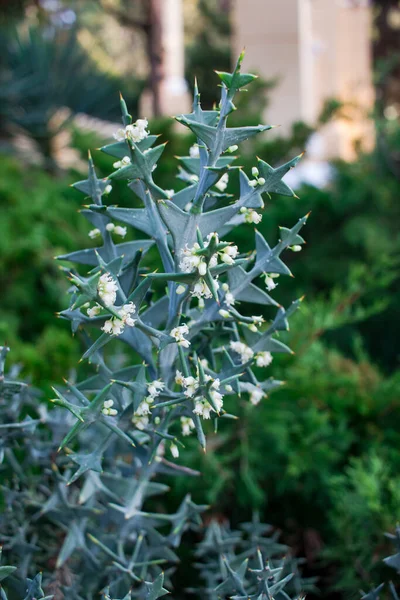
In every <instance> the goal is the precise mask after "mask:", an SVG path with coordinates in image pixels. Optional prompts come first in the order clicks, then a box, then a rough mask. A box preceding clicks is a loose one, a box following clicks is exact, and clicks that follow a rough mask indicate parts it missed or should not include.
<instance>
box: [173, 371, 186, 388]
mask: <svg viewBox="0 0 400 600" xmlns="http://www.w3.org/2000/svg"><path fill="white" fill-rule="evenodd" d="M175 383H177V384H178V385H181V386H183V385H184V383H185V377H184V376H183V374H182V373H181V372H180V371H176V373H175Z"/></svg>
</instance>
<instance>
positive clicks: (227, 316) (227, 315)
mask: <svg viewBox="0 0 400 600" xmlns="http://www.w3.org/2000/svg"><path fill="white" fill-rule="evenodd" d="M218 312H219V314H220V315H221V317H222V318H223V319H230V318H231V315H230V313H229V312H228V311H227V310H224V309H223V308H221V310H219V311H218Z"/></svg>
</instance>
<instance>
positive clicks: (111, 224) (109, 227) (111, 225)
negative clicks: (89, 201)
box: [106, 223, 115, 232]
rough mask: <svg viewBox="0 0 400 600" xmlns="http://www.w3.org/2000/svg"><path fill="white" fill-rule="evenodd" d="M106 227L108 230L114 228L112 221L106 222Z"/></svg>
mask: <svg viewBox="0 0 400 600" xmlns="http://www.w3.org/2000/svg"><path fill="white" fill-rule="evenodd" d="M106 229H107V231H110V232H111V231H114V229H115V225H114V223H107V225H106Z"/></svg>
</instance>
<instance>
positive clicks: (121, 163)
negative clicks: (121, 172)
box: [113, 156, 131, 169]
mask: <svg viewBox="0 0 400 600" xmlns="http://www.w3.org/2000/svg"><path fill="white" fill-rule="evenodd" d="M130 164H131V159H130V158H129V156H124V158H123V159H122V160H117V161H116V162H115V163H113V167H114V169H121V167H127V166H128V165H130Z"/></svg>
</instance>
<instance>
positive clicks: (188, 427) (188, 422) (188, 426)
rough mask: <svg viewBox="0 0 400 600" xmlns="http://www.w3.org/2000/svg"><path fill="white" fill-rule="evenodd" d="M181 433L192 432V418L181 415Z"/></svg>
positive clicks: (187, 433)
mask: <svg viewBox="0 0 400 600" xmlns="http://www.w3.org/2000/svg"><path fill="white" fill-rule="evenodd" d="M181 427H182V435H184V436H187V435H190V434H191V433H192V429H194V428H195V425H194V422H193V419H191V418H190V417H181Z"/></svg>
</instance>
